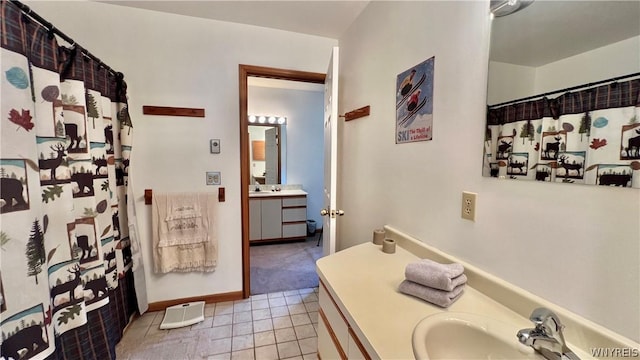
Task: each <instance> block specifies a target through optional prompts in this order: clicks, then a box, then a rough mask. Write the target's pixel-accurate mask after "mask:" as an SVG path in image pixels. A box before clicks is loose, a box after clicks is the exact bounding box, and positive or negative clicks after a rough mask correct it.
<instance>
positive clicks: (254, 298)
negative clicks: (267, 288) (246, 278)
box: [251, 294, 267, 302]
mask: <svg viewBox="0 0 640 360" xmlns="http://www.w3.org/2000/svg"><path fill="white" fill-rule="evenodd" d="M259 300H267V294H259V295H252V296H251V301H252V302H254V301H259Z"/></svg>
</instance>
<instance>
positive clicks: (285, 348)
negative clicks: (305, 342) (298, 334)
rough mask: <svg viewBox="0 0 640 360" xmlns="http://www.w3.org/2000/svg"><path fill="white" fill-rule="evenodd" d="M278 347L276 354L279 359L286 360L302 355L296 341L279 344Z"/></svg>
mask: <svg viewBox="0 0 640 360" xmlns="http://www.w3.org/2000/svg"><path fill="white" fill-rule="evenodd" d="M277 346H278V354H279V355H280V358H281V359H286V358H289V357H293V356H298V355H302V354H301V353H300V347H299V346H298V342H297V341H289V342H284V343H280V344H278V345H277Z"/></svg>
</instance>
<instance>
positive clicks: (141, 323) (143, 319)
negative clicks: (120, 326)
mask: <svg viewBox="0 0 640 360" xmlns="http://www.w3.org/2000/svg"><path fill="white" fill-rule="evenodd" d="M156 316H160V321H161V322H162V317H163V316H164V311H154V312H147V313H144V314H142V316H140V317H137V318H136V319H135V320H133V322H132V323H131V325H129V328H139V327H149V325H151V324H152V323H153V321H154V320H155V318H156Z"/></svg>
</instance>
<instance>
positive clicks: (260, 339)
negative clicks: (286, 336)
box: [253, 331, 276, 347]
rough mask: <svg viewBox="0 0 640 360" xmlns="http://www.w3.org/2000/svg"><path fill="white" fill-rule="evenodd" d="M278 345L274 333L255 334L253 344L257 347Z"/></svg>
mask: <svg viewBox="0 0 640 360" xmlns="http://www.w3.org/2000/svg"><path fill="white" fill-rule="evenodd" d="M275 343H276V337H275V334H274V332H273V331H264V332H257V333H255V334H253V344H254V346H256V347H259V346H264V345H271V344H275Z"/></svg>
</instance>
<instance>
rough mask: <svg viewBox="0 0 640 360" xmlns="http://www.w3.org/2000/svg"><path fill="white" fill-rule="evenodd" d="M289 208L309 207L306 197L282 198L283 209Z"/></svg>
mask: <svg viewBox="0 0 640 360" xmlns="http://www.w3.org/2000/svg"><path fill="white" fill-rule="evenodd" d="M287 206H307V197H306V196H295V197H294V196H286V197H283V198H282V207H287Z"/></svg>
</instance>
